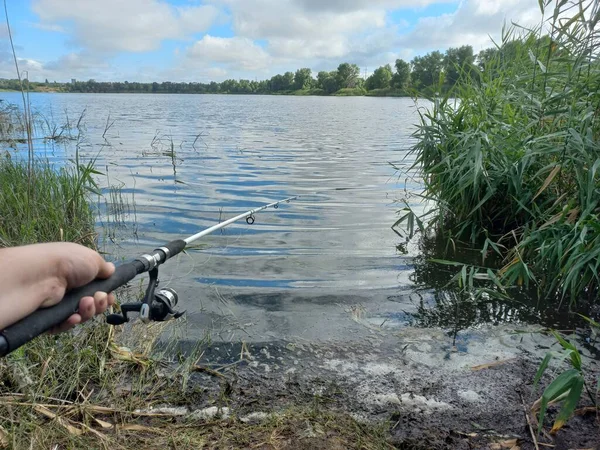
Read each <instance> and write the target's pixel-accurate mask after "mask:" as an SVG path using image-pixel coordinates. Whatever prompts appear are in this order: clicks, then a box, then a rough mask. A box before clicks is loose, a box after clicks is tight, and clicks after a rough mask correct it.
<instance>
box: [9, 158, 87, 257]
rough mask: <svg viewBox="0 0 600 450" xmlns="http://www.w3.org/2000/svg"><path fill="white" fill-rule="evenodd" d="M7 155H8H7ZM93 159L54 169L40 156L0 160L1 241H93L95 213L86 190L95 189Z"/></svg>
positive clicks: (13, 243) (83, 242)
mask: <svg viewBox="0 0 600 450" xmlns="http://www.w3.org/2000/svg"><path fill="white" fill-rule="evenodd" d="M9 155H10V154H9ZM95 173H97V172H96V171H95V170H94V167H93V162H88V163H86V164H83V163H80V162H79V161H77V160H75V161H73V162H70V163H67V165H66V166H65V167H61V168H57V167H55V166H53V165H51V164H50V163H49V162H48V161H46V160H43V159H40V160H37V161H35V162H33V164H32V171H31V174H30V173H29V167H28V163H27V162H26V161H23V160H19V159H15V157H10V156H5V157H3V158H2V159H1V160H0V211H2V215H1V216H0V246H15V245H23V244H30V243H36V242H52V241H70V242H77V243H81V244H83V245H86V246H88V247H94V245H95V230H94V222H95V221H94V213H93V211H92V209H91V208H90V205H89V203H88V199H87V195H88V194H89V193H90V192H92V191H95V190H96V185H95V182H94V180H93V178H92V175H93V174H95Z"/></svg>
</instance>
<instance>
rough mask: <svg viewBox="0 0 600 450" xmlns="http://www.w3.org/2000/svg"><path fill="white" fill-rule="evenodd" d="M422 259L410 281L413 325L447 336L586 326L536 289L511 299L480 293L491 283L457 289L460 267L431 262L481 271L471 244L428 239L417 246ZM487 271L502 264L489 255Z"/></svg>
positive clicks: (585, 310) (580, 308)
mask: <svg viewBox="0 0 600 450" xmlns="http://www.w3.org/2000/svg"><path fill="white" fill-rule="evenodd" d="M419 249H420V254H419V255H418V256H417V257H416V258H415V266H414V273H413V275H412V277H411V279H412V280H413V281H414V282H415V285H416V286H417V292H418V293H420V295H418V300H417V301H416V302H415V308H416V311H415V312H414V313H413V314H412V321H413V323H414V324H415V325H418V326H423V327H432V326H436V327H443V328H446V329H448V330H449V334H456V333H457V332H458V331H460V330H464V329H466V328H469V327H473V326H477V325H481V324H493V325H498V324H501V323H539V324H540V325H543V326H546V327H550V328H557V329H573V328H574V327H576V326H583V325H584V324H585V323H584V321H583V320H582V319H581V318H580V317H579V316H577V314H575V312H574V311H573V310H570V309H569V307H568V305H566V304H564V303H561V302H560V301H552V299H543V298H541V297H540V296H538V293H537V291H536V290H535V288H530V289H525V288H511V289H509V290H508V291H507V294H508V296H507V298H503V299H499V298H497V297H495V296H494V295H488V294H485V293H484V294H483V295H481V294H479V295H478V292H477V288H478V287H480V288H482V287H486V288H492V289H493V288H494V285H493V283H491V282H486V281H481V280H479V281H478V280H475V285H474V287H475V289H474V290H473V291H465V290H462V289H459V287H458V285H457V283H456V281H455V280H453V277H454V276H455V275H456V274H457V272H459V271H460V267H454V266H447V265H443V264H440V263H438V262H435V261H433V260H436V259H437V260H451V261H458V262H460V263H464V264H467V265H475V266H482V265H484V262H483V261H482V255H481V253H480V251H479V250H477V249H474V248H473V247H470V246H467V245H457V246H456V247H453V246H452V245H450V244H449V242H448V241H447V240H445V239H443V238H441V237H439V236H428V237H426V238H422V239H421V240H420V242H419ZM485 265H486V267H490V268H493V269H496V268H498V267H500V265H501V261H498V260H494V258H493V255H492V256H490V255H487V259H486V261H485ZM576 311H577V312H579V313H581V314H590V312H591V311H590V305H589V304H587V303H585V302H583V301H582V302H581V303H579V304H578V305H576Z"/></svg>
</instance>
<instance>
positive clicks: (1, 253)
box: [0, 242, 115, 333]
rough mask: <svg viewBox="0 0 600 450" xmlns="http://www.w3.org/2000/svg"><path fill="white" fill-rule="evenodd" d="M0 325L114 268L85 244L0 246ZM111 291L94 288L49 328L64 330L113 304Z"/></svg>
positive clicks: (105, 276)
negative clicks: (72, 309) (58, 323)
mask: <svg viewBox="0 0 600 450" xmlns="http://www.w3.org/2000/svg"><path fill="white" fill-rule="evenodd" d="M0 266H2V267H6V268H7V270H4V271H3V272H2V273H0V286H3V288H4V289H3V290H2V291H0V329H3V328H6V327H7V326H8V325H11V324H13V323H15V322H17V321H19V320H20V319H22V318H24V317H26V316H28V315H29V314H31V313H32V312H33V311H35V310H36V309H38V308H46V307H49V306H52V305H55V304H57V303H58V302H60V300H62V298H63V297H64V294H65V292H66V291H68V290H71V289H74V288H76V287H80V286H83V285H85V284H87V283H89V282H91V281H93V280H94V279H96V278H108V277H110V276H111V275H112V274H113V273H114V270H115V267H114V265H113V264H112V263H107V262H106V261H104V259H103V258H102V256H100V255H99V254H98V253H97V252H95V251H93V250H91V249H89V248H86V247H84V246H81V245H78V244H73V243H68V242H56V243H49V244H34V245H27V246H23V247H12V248H5V249H0ZM114 301H115V298H114V296H113V295H112V294H107V293H105V292H96V293H95V294H94V296H93V297H91V296H89V297H84V298H82V299H81V300H80V302H79V309H78V311H77V313H75V314H73V315H72V316H71V317H69V318H68V319H67V320H66V321H65V322H63V323H62V324H61V325H59V326H57V327H55V328H54V329H53V330H51V332H55V333H58V332H62V331H66V330H68V329H70V328H72V327H74V326H75V325H77V324H79V323H82V322H85V321H86V320H89V319H90V318H92V317H93V316H94V315H96V314H102V313H103V312H104V311H106V309H107V308H108V307H109V306H111V305H112V304H114Z"/></svg>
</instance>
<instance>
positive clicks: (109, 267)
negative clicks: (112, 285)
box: [98, 257, 115, 279]
mask: <svg viewBox="0 0 600 450" xmlns="http://www.w3.org/2000/svg"><path fill="white" fill-rule="evenodd" d="M101 258H102V257H101ZM113 273H115V265H114V264H113V263H109V262H106V261H104V260H102V263H101V264H100V269H99V270H98V278H102V279H104V278H108V277H110V276H111V275H112V274H113Z"/></svg>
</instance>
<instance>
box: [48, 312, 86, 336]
mask: <svg viewBox="0 0 600 450" xmlns="http://www.w3.org/2000/svg"><path fill="white" fill-rule="evenodd" d="M80 323H81V316H80V315H79V314H73V315H72V316H71V317H69V318H68V319H67V320H65V321H64V322H63V323H61V324H60V325H58V326H55V327H54V328H52V329H51V330H50V334H58V333H63V332H65V331H68V330H70V329H71V328H73V327H74V326H75V325H77V324H80Z"/></svg>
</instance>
